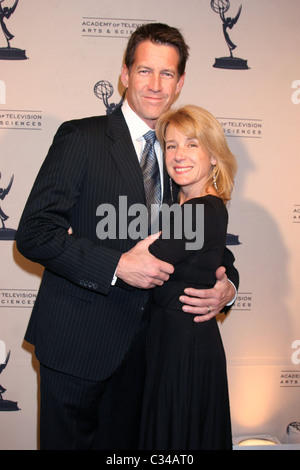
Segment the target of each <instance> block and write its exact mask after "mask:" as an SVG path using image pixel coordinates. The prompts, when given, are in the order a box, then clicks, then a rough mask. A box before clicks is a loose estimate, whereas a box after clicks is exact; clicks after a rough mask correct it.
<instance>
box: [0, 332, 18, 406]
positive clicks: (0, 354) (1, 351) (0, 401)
mask: <svg viewBox="0 0 300 470" xmlns="http://www.w3.org/2000/svg"><path fill="white" fill-rule="evenodd" d="M4 355H5V343H4V341H1V340H0V374H1V373H2V372H3V371H4V369H5V368H6V366H7V363H8V361H9V357H10V351H8V354H7V356H6V358H5V360H4V362H3V359H4V357H5V356H4ZM5 392H6V388H4V387H2V385H1V384H0V411H18V410H19V409H20V408H19V407H18V402H16V401H11V400H5V399H4V398H3V396H2V395H3V394H4V393H5Z"/></svg>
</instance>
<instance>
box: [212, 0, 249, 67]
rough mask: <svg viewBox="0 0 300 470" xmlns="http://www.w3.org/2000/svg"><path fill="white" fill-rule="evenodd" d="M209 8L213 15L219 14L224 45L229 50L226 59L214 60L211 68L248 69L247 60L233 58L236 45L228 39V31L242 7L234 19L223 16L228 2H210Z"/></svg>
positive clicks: (223, 0) (214, 0)
mask: <svg viewBox="0 0 300 470" xmlns="http://www.w3.org/2000/svg"><path fill="white" fill-rule="evenodd" d="M210 6H211V8H212V9H213V11H214V12H215V13H219V15H220V18H221V21H222V28H223V34H224V38H225V41H226V44H227V46H228V48H229V53H230V55H229V56H228V57H220V58H218V59H216V60H215V63H214V65H213V67H216V68H219V69H231V70H247V69H249V67H248V65H247V60H245V59H241V58H239V57H234V56H233V53H232V51H233V50H234V49H236V47H237V46H236V45H235V44H234V43H233V42H232V40H231V39H230V37H229V33H228V29H230V30H231V29H232V28H233V27H234V25H235V24H236V23H237V21H238V19H239V17H240V14H241V11H242V5H241V6H240V8H239V10H238V12H237V14H236V16H235V17H234V18H231V17H229V16H227V17H226V16H225V13H227V11H228V10H229V8H230V2H229V0H211V2H210Z"/></svg>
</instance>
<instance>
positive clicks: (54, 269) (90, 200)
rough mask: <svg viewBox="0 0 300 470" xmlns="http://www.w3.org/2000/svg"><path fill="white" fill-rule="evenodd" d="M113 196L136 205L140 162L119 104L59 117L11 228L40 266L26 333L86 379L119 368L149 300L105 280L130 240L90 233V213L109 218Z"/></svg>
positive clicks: (93, 219)
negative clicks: (93, 113) (104, 210)
mask: <svg viewBox="0 0 300 470" xmlns="http://www.w3.org/2000/svg"><path fill="white" fill-rule="evenodd" d="M168 187H169V185H168V184H165V188H166V189H168ZM119 196H126V197H127V201H128V207H129V206H130V205H132V204H135V203H145V194H144V188H143V179H142V173H141V169H140V165H139V163H138V159H137V156H136V153H135V150H134V146H133V143H132V141H131V138H130V134H129V131H128V128H127V125H126V122H125V120H124V117H123V114H122V112H121V110H120V109H118V110H117V111H116V112H114V113H113V114H111V115H108V116H100V117H99V116H98V117H91V118H85V119H80V120H74V121H70V122H66V123H64V124H62V126H61V127H60V128H59V130H58V131H57V134H56V136H55V138H54V140H53V143H52V146H51V147H50V149H49V153H48V155H47V157H46V159H45V161H44V163H43V165H42V167H41V170H40V172H39V174H38V176H37V179H36V181H35V184H34V186H33V188H32V191H31V194H30V196H29V198H28V201H27V204H26V206H25V209H24V212H23V215H22V217H21V220H20V224H19V229H18V232H17V246H18V249H19V251H20V252H21V253H22V254H23V255H24V256H25V257H27V258H29V259H30V260H32V261H35V262H38V263H40V264H42V265H43V266H44V267H45V271H44V275H43V279H42V282H41V286H40V290H39V293H38V296H37V300H36V302H35V305H34V308H33V311H32V315H31V318H30V321H29V325H28V328H27V331H26V335H25V339H26V340H27V341H29V342H30V343H32V344H34V345H35V352H36V356H37V358H38V359H39V360H40V362H42V363H43V364H44V365H46V366H48V367H51V368H53V369H56V370H60V371H62V372H65V373H69V374H72V375H75V376H79V377H83V378H87V379H92V380H102V379H104V378H106V377H108V376H109V375H110V374H111V373H112V372H113V371H114V370H115V369H116V368H117V367H118V365H119V364H120V362H121V360H122V358H123V357H124V354H125V353H126V351H127V349H128V347H129V344H130V341H131V339H132V336H133V334H134V332H135V329H136V328H137V325H138V324H139V320H140V318H141V315H142V312H143V310H144V308H145V305H146V303H147V300H148V297H149V293H148V291H143V290H139V289H131V290H128V289H125V288H123V287H122V286H121V287H119V286H118V285H116V286H113V287H112V286H111V280H112V278H113V274H114V272H115V269H116V266H117V263H118V260H119V258H120V256H121V254H122V253H123V252H125V251H128V250H129V249H130V248H132V246H133V245H134V244H135V243H136V241H134V240H131V239H130V238H129V237H125V238H124V239H121V238H119V237H118V236H117V237H116V238H115V239H111V238H107V239H106V240H99V238H98V237H97V234H96V226H97V223H98V222H99V217H97V215H96V211H97V207H98V206H99V205H100V204H104V203H106V204H111V205H112V206H113V207H114V208H115V209H116V215H117V220H118V216H119V212H118V207H119ZM166 197H168V194H166ZM70 226H71V227H72V229H73V235H72V236H69V235H68V233H67V230H68V228H69V227H70Z"/></svg>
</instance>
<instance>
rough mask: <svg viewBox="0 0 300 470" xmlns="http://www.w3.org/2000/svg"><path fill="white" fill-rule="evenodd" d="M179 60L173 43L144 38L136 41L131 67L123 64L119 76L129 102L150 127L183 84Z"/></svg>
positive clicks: (169, 104) (168, 105) (170, 103)
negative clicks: (167, 43)
mask: <svg viewBox="0 0 300 470" xmlns="http://www.w3.org/2000/svg"><path fill="white" fill-rule="evenodd" d="M178 63H179V54H178V52H177V49H176V48H175V47H173V46H166V45H160V44H154V43H152V42H151V41H148V40H147V41H144V42H142V43H141V44H139V45H138V47H137V49H136V52H135V60H134V63H133V65H132V67H131V69H130V71H129V70H128V68H127V67H126V65H123V68H122V74H121V79H122V83H123V85H124V86H125V87H126V88H127V95H126V96H127V101H128V104H129V106H130V107H131V108H132V109H133V110H134V111H135V112H136V114H138V116H140V118H141V119H142V120H143V121H144V122H146V123H147V124H148V126H149V127H151V128H152V129H154V127H155V123H156V120H157V119H158V118H159V116H160V115H161V114H162V113H163V112H165V111H167V110H168V109H169V108H170V107H171V105H172V103H173V101H174V99H175V96H176V95H177V94H178V93H179V92H180V90H181V88H182V86H183V83H184V75H183V76H181V77H179V75H178Z"/></svg>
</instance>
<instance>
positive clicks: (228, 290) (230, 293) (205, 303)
mask: <svg viewBox="0 0 300 470" xmlns="http://www.w3.org/2000/svg"><path fill="white" fill-rule="evenodd" d="M216 278H217V281H216V284H215V286H214V287H213V288H212V289H192V288H188V289H185V290H184V293H185V294H186V295H182V296H181V297H180V301H181V302H182V303H183V304H184V306H183V307H182V309H183V311H184V312H187V313H193V314H196V315H200V316H196V317H195V318H194V321H195V322H196V323H197V322H203V321H207V320H211V318H213V317H215V316H216V315H217V314H218V313H220V311H221V310H222V309H223V308H224V307H225V305H227V304H228V303H229V302H230V301H231V300H232V299H233V298H234V296H235V288H234V286H233V285H232V284H231V282H229V281H228V278H227V275H226V274H225V268H224V267H223V266H221V267H220V268H218V269H217V271H216Z"/></svg>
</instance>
